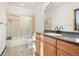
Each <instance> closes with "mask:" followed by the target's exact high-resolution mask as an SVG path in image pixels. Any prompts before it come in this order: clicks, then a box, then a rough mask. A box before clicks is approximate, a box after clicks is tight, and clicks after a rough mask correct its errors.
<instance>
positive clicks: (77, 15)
mask: <svg viewBox="0 0 79 59" xmlns="http://www.w3.org/2000/svg"><path fill="white" fill-rule="evenodd" d="M74 12H75V15H74V16H75V30H77V31H79V9H75V11H74Z"/></svg>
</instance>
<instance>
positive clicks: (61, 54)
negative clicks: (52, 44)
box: [57, 49, 71, 56]
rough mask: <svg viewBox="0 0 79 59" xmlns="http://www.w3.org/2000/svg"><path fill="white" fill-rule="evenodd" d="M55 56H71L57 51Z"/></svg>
mask: <svg viewBox="0 0 79 59" xmlns="http://www.w3.org/2000/svg"><path fill="white" fill-rule="evenodd" d="M57 56H71V55H70V54H68V53H66V52H63V51H62V50H59V49H58V50H57Z"/></svg>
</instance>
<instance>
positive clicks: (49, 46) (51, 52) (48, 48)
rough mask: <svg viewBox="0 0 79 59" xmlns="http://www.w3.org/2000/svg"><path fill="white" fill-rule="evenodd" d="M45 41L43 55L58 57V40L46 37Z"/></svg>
mask: <svg viewBox="0 0 79 59" xmlns="http://www.w3.org/2000/svg"><path fill="white" fill-rule="evenodd" d="M43 39H44V41H43V55H44V56H56V40H55V39H54V40H53V39H52V38H49V37H46V36H44V38H43Z"/></svg>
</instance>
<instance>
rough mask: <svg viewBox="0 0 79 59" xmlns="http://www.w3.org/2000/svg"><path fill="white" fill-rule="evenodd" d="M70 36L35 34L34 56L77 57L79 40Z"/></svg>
mask: <svg viewBox="0 0 79 59" xmlns="http://www.w3.org/2000/svg"><path fill="white" fill-rule="evenodd" d="M54 34H55V35H54ZM71 34H72V33H71ZM71 36H72V35H71ZM71 36H69V35H68V36H66V35H63V34H56V33H48V34H47V33H36V35H35V38H36V55H38V56H79V38H77V37H76V36H74V37H71Z"/></svg>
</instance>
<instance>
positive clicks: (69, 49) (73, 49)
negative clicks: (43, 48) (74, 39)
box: [57, 40, 79, 56]
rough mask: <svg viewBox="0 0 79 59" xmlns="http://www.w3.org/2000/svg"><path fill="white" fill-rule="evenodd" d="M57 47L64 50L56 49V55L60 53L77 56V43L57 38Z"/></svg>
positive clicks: (78, 50) (78, 51) (78, 47)
mask: <svg viewBox="0 0 79 59" xmlns="http://www.w3.org/2000/svg"><path fill="white" fill-rule="evenodd" d="M57 48H58V49H60V50H61V51H64V52H63V53H61V52H60V51H59V50H58V49H57V53H58V55H59V53H60V55H68V54H69V55H72V56H79V46H77V45H74V44H71V43H68V42H64V41H60V40H57ZM67 53H68V54H67Z"/></svg>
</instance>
